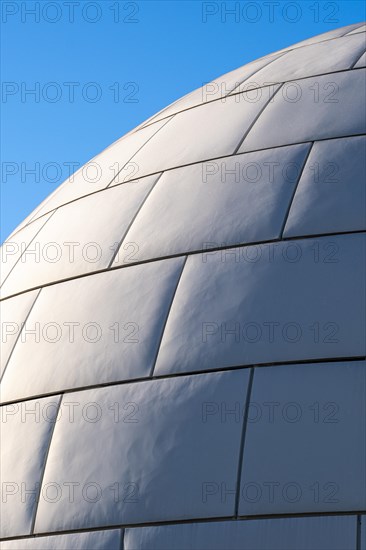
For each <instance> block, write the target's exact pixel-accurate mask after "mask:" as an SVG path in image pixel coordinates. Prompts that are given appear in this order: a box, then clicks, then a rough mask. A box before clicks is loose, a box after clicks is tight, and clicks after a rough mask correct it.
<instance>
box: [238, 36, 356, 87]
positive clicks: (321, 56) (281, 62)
mask: <svg viewBox="0 0 366 550" xmlns="http://www.w3.org/2000/svg"><path fill="white" fill-rule="evenodd" d="M364 51H365V37H364V36H363V35H361V34H356V35H353V36H345V37H343V38H336V39H334V40H326V41H325V42H317V43H315V44H311V45H309V46H307V47H306V48H295V49H293V50H291V51H289V52H287V53H286V54H284V55H282V56H281V57H280V58H279V59H276V60H274V61H273V63H270V64H269V65H268V66H267V67H264V68H263V69H261V70H259V71H258V72H257V73H256V74H254V75H253V76H252V77H251V78H248V80H246V81H245V83H244V84H242V85H241V86H239V88H238V90H237V91H242V90H247V89H248V87H249V86H252V87H254V86H257V87H258V86H264V85H268V84H269V83H270V82H276V83H278V82H286V81H289V80H290V81H291V80H296V79H298V78H306V77H308V76H313V75H321V74H324V73H332V72H335V71H341V70H345V69H349V68H350V67H352V65H353V64H354V63H355V61H356V60H357V59H358V58H359V57H360V55H361V54H362V53H363V52H364Z"/></svg>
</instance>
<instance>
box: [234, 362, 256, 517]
mask: <svg viewBox="0 0 366 550" xmlns="http://www.w3.org/2000/svg"><path fill="white" fill-rule="evenodd" d="M254 371H255V367H251V368H250V371H249V380H248V387H247V394H246V399H245V410H244V415H243V426H242V433H241V439H240V450H239V461H238V471H237V484H236V492H235V508H234V517H235V518H236V519H238V516H239V504H240V491H241V479H242V472H243V459H244V447H245V439H246V434H247V427H248V417H249V405H250V399H251V395H252V387H253V379H254Z"/></svg>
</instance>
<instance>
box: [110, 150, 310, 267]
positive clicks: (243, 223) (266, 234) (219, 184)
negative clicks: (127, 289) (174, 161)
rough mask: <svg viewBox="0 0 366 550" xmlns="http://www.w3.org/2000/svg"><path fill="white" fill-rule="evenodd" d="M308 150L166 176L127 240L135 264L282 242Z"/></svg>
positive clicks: (262, 155)
mask: <svg viewBox="0 0 366 550" xmlns="http://www.w3.org/2000/svg"><path fill="white" fill-rule="evenodd" d="M309 147H310V146H309V144H304V145H295V146H291V147H281V148H278V149H272V150H269V151H262V152H259V153H248V154H245V155H239V156H233V157H229V158H222V159H217V160H215V161H208V162H206V163H203V164H194V165H192V166H187V167H184V168H178V169H177V170H170V171H168V172H165V173H164V174H163V176H162V177H161V178H160V180H159V182H158V184H157V186H156V187H155V188H154V191H153V192H152V193H151V195H150V196H149V198H148V200H147V201H146V203H145V204H144V206H143V208H142V209H141V211H140V213H139V215H138V216H137V218H136V220H135V222H134V223H133V225H132V227H131V228H130V230H129V232H128V233H127V235H126V237H125V242H124V246H126V245H127V244H128V243H135V246H136V248H137V253H136V255H135V256H134V257H133V259H132V261H136V258H137V259H138V260H139V261H141V260H145V259H147V258H158V257H159V256H168V255H173V254H179V253H184V252H186V251H190V252H191V251H194V250H204V249H206V248H214V247H219V246H224V245H225V246H230V245H233V244H239V243H251V242H256V241H265V240H269V239H274V238H278V237H279V236H280V233H281V229H282V225H283V220H284V218H285V215H286V213H287V211H288V208H289V205H290V200H291V198H292V196H293V193H294V189H295V185H296V183H297V180H298V177H299V174H300V172H301V169H302V166H303V163H304V160H305V157H306V155H307V152H308V150H309ZM115 263H116V264H117V263H121V259H120V261H119V262H115Z"/></svg>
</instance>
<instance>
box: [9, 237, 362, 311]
mask: <svg viewBox="0 0 366 550" xmlns="http://www.w3.org/2000/svg"><path fill="white" fill-rule="evenodd" d="M365 233H366V230H365V229H356V230H350V231H333V232H330V233H316V234H307V235H295V236H291V237H284V238H283V239H279V238H278V237H276V238H274V239H269V240H267V241H251V242H247V243H234V244H229V245H225V246H217V247H213V248H204V249H198V250H190V251H184V252H177V253H176V254H169V255H167V256H159V257H157V258H148V259H146V260H141V261H139V262H131V263H128V264H123V265H117V266H113V267H110V268H108V267H105V268H103V269H98V270H96V271H92V272H87V273H79V274H77V275H74V276H72V277H65V278H64V279H57V280H53V281H49V282H47V283H44V284H42V285H38V286H34V287H30V288H26V289H23V290H20V291H19V292H14V293H13V294H9V295H8V296H4V297H3V298H1V299H0V303H1V302H5V301H6V300H10V299H11V298H15V297H16V296H20V295H21V294H26V293H27V292H31V291H32V290H37V289H38V288H47V287H49V286H54V285H57V284H60V283H66V282H69V281H76V280H78V279H82V278H83V277H92V276H93V275H100V274H101V273H107V272H108V273H110V272H112V271H116V270H117V269H126V268H129V267H135V266H138V265H144V264H149V263H153V262H160V261H164V260H171V259H173V258H182V257H184V256H197V255H198V254H210V253H213V252H219V251H220V250H232V249H235V248H246V247H250V246H254V245H269V244H274V243H286V242H290V241H301V240H308V239H323V238H326V237H339V236H342V235H350V236H351V235H363V234H365Z"/></svg>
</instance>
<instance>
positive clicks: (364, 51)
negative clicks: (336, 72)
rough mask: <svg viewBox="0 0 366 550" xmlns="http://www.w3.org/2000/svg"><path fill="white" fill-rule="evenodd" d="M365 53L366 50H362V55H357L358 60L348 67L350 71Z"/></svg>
mask: <svg viewBox="0 0 366 550" xmlns="http://www.w3.org/2000/svg"><path fill="white" fill-rule="evenodd" d="M365 53H366V50H365V51H364V52H362V54H361V55H360V57H357V59H356V61H355V62H354V63H352V65H351V66H350V67H349V69H348V70H349V71H351V70H352V69H353V68H354V66H355V65H356V64H357V63H358V62H359V61H360V59H361V57H362V56H363V55H365ZM360 68H361V67H360Z"/></svg>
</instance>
